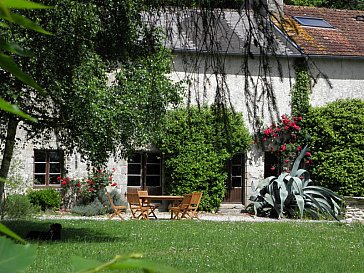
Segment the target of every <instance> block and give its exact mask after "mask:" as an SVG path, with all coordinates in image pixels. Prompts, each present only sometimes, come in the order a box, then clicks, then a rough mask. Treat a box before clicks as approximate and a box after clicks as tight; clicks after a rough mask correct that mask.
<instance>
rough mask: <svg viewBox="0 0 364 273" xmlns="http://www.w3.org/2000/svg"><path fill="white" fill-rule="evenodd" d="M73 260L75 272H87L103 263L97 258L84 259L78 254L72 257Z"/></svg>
mask: <svg viewBox="0 0 364 273" xmlns="http://www.w3.org/2000/svg"><path fill="white" fill-rule="evenodd" d="M71 262H72V267H73V271H75V272H85V271H87V270H89V269H91V268H95V267H98V266H100V265H102V264H103V263H100V262H98V261H95V260H89V259H84V258H82V257H78V256H73V257H71Z"/></svg>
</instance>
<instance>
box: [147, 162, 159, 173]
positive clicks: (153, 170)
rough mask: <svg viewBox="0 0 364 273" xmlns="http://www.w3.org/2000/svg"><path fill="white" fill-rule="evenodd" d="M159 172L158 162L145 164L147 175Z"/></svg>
mask: <svg viewBox="0 0 364 273" xmlns="http://www.w3.org/2000/svg"><path fill="white" fill-rule="evenodd" d="M160 173H161V166H160V165H159V164H153V165H151V164H149V165H147V175H148V174H155V175H156V174H158V175H159V174H160Z"/></svg>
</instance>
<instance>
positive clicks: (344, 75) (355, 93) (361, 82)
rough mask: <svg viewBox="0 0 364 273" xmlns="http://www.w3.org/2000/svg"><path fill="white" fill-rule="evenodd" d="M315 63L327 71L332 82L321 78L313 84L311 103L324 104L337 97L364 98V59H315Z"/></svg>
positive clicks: (324, 71) (323, 70)
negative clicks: (328, 82) (329, 83)
mask: <svg viewBox="0 0 364 273" xmlns="http://www.w3.org/2000/svg"><path fill="white" fill-rule="evenodd" d="M314 61H315V65H316V66H317V67H318V68H319V69H320V70H321V71H322V72H323V73H325V74H326V75H327V76H328V78H329V79H330V82H331V84H332V88H330V86H329V85H328V84H327V81H326V80H325V79H323V78H320V79H319V80H318V82H317V84H315V85H313V90H312V94H311V97H310V99H311V105H312V106H322V105H324V104H326V103H328V102H333V101H335V100H337V99H346V98H360V99H362V100H364V76H363V75H364V59H343V58H342V59H339V58H336V59H329V58H326V59H314Z"/></svg>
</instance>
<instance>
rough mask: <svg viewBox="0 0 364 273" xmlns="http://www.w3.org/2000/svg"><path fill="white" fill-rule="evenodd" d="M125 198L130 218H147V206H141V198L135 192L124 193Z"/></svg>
mask: <svg viewBox="0 0 364 273" xmlns="http://www.w3.org/2000/svg"><path fill="white" fill-rule="evenodd" d="M126 198H127V200H128V203H129V208H130V211H131V215H132V218H134V219H135V218H137V219H145V220H147V219H148V214H149V208H148V207H143V205H142V202H141V200H140V199H139V196H138V194H137V193H130V192H128V193H126Z"/></svg>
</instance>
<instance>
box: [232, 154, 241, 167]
mask: <svg viewBox="0 0 364 273" xmlns="http://www.w3.org/2000/svg"><path fill="white" fill-rule="evenodd" d="M231 163H232V164H240V165H242V164H243V156H242V154H236V155H234V156H233V158H232V159H231Z"/></svg>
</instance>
